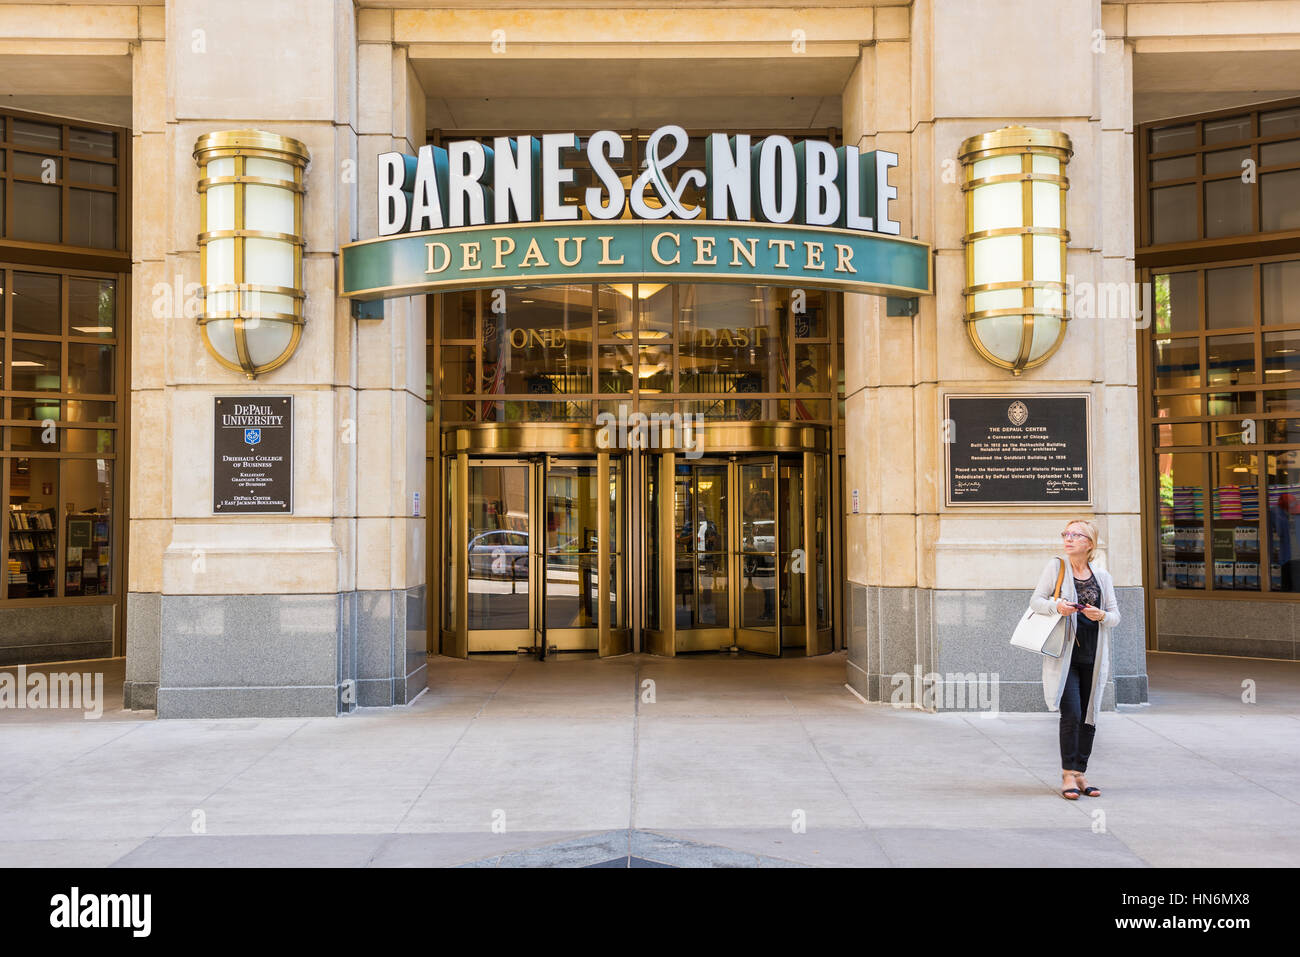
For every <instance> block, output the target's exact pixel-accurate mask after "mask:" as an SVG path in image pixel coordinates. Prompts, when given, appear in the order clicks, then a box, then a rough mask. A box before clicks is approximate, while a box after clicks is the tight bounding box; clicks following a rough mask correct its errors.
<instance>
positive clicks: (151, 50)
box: [122, 7, 172, 709]
mask: <svg viewBox="0 0 1300 957" xmlns="http://www.w3.org/2000/svg"><path fill="white" fill-rule="evenodd" d="M163 13H164V11H163V9H162V8H160V7H149V8H143V9H142V10H141V19H140V42H139V43H138V44H136V45H135V46H133V48H132V50H131V92H132V97H131V112H132V119H131V180H132V182H131V187H132V188H131V223H132V235H131V300H130V301H131V305H132V317H131V319H132V321H131V418H132V422H131V426H132V427H131V430H130V440H131V482H130V502H129V504H128V508H127V514H128V515H129V516H130V519H131V521H130V525H129V530H128V536H129V540H128V555H127V559H128V566H127V596H126V681H125V683H124V685H123V689H122V700H123V704H124V706H125V707H127V708H132V709H152V708H155V707H157V703H158V667H159V651H160V632H159V626H160V616H161V612H162V552H163V548H164V547H166V545H167V543H168V542H169V541H170V540H171V530H172V521H171V512H170V511H169V509H168V505H167V502H168V494H167V490H168V488H169V486H170V478H171V475H170V473H169V472H168V470H167V467H166V463H167V461H168V455H169V450H170V447H171V443H172V436H171V428H170V423H169V420H168V404H167V392H166V390H165V388H164V384H165V376H164V374H163V350H164V343H165V333H166V325H167V321H168V316H167V312H169V311H170V310H159V311H162V312H163V313H164V314H163V315H162V316H159V317H156V316H155V315H154V309H153V303H154V300H155V296H154V293H153V290H154V289H155V288H156V287H158V288H165V287H168V286H169V285H170V283H171V280H170V277H169V276H168V272H167V261H166V259H167V250H168V248H169V243H168V224H169V215H170V209H171V202H172V198H171V196H170V194H169V193H168V191H167V190H166V189H165V188H160V184H159V183H158V177H159V176H160V174H161V175H165V171H166V169H167V164H168V159H169V154H168V147H167V46H166V42H165V36H164V30H165V25H164V16H163Z"/></svg>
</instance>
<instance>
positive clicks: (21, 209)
mask: <svg viewBox="0 0 1300 957" xmlns="http://www.w3.org/2000/svg"><path fill="white" fill-rule="evenodd" d="M10 189H11V190H12V192H13V199H14V207H13V237H14V239H22V240H27V241H28V242H33V243H57V242H58V241H59V231H60V225H61V222H62V215H63V213H62V211H63V203H62V200H61V198H60V188H59V187H58V186H53V185H50V186H47V185H45V184H42V183H19V182H16V181H15V182H13V183H11V184H10Z"/></svg>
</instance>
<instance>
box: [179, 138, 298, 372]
mask: <svg viewBox="0 0 1300 957" xmlns="http://www.w3.org/2000/svg"><path fill="white" fill-rule="evenodd" d="M308 159H309V156H308V153H307V147H305V146H304V145H303V144H302V143H300V142H298V141H297V140H295V139H290V138H289V137H287V136H279V135H277V134H275V133H267V132H264V131H262V130H227V131H224V132H219V133H208V134H207V135H205V136H201V137H199V140H198V142H197V143H195V145H194V160H195V162H197V163H198V165H199V185H198V191H199V261H200V263H201V269H202V279H201V281H202V283H203V314H202V315H201V316H200V317H199V328H200V329H201V330H202V334H203V344H204V346H206V347H207V349H208V352H210V353H211V354H212V356H213V357H214V358H215V359H216V360H217V361H218V362H219V363H221V365H223V366H224V367H225V368H227V369H230V370H231V371H233V372H242V373H243V374H244V375H245V376H247V377H248V378H249V379H253V378H256V377H257V376H259V375H261V374H262V373H264V372H270V371H271V370H272V369H278V368H279V367H280V366H282V365H284V363H286V362H288V361H289V357H290V356H292V355H293V353H294V350H295V349H297V348H298V342H299V340H300V339H301V338H302V326H303V322H304V321H305V320H304V318H303V299H304V298H305V296H306V293H305V291H304V289H303V279H302V252H303V247H304V246H305V245H306V241H305V239H304V238H303V226H302V200H303V193H304V189H303V171H304V170H305V169H306V167H307V161H308Z"/></svg>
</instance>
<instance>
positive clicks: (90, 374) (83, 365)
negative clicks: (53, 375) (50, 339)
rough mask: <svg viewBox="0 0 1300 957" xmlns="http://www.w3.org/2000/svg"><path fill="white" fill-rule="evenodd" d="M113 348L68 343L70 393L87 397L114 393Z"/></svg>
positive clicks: (85, 343) (82, 343) (83, 343)
mask: <svg viewBox="0 0 1300 957" xmlns="http://www.w3.org/2000/svg"><path fill="white" fill-rule="evenodd" d="M113 352H114V348H113V346H99V345H94V344H92V343H87V342H69V343H68V391H69V392H80V393H83V394H86V395H109V394H111V393H112V392H113V388H114V384H113Z"/></svg>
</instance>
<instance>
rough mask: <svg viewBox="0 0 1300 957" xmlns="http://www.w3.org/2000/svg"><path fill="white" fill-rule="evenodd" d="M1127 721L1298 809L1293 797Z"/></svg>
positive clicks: (1179, 743)
mask: <svg viewBox="0 0 1300 957" xmlns="http://www.w3.org/2000/svg"><path fill="white" fill-rule="evenodd" d="M1128 720H1129V721H1130V722H1132V723H1133V724H1135V725H1137V726H1138V727H1139V728H1141V729H1142V730H1143V731H1146V732H1148V733H1149V734H1154V735H1155V736H1156V737H1158V738H1160V739H1161V740H1164V741H1168V742H1169V743H1170V744H1172V745H1173V746H1174V747H1176V748H1181V749H1182V750H1183V751H1186V752H1187V753H1188V754H1189V755H1191V757H1193V758H1197V759H1200V760H1201V761H1204V762H1206V763H1207V764H1209V765H1211V766H1213V767H1216V768H1218V769H1219V770H1220V771H1227V772H1228V773H1229V774H1231V775H1233V776H1234V777H1237V778H1240V779H1241V780H1242V781H1244V782H1245V783H1246V784H1249V785H1251V786H1253V787H1257V788H1259V789H1260V790H1263V791H1267V792H1268V793H1269V794H1272V795H1273V796H1274V797H1280V798H1281V799H1282V800H1284V801H1286V802H1287V803H1288V804H1293V805H1296V806H1297V807H1300V801H1297V800H1296V799H1295V798H1293V797H1288V796H1287V795H1285V794H1280V793H1278V792H1277V791H1274V790H1273V789H1272V788H1271V787H1269V786H1268V785H1267V784H1261V783H1260V782H1258V781H1255V780H1253V779H1251V778H1248V777H1246V775H1244V774H1242V773H1241V772H1240V771H1237V770H1235V769H1233V768H1228V767H1224V766H1223V765H1222V764H1220V763H1219V762H1218V761H1215V760H1214V759H1213V758H1210V757H1207V756H1206V755H1203V754H1199V753H1197V752H1196V751H1193V750H1192V749H1191V748H1189V747H1188V746H1187V745H1185V744H1183V743H1182V742H1181V741H1175V740H1174V739H1173V738H1171V737H1169V736H1168V735H1166V734H1161V733H1160V732H1159V731H1157V730H1156V729H1155V728H1150V727H1147V725H1146V723H1145V722H1143V721H1137V720H1134V719H1133V718H1129V719H1128Z"/></svg>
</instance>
